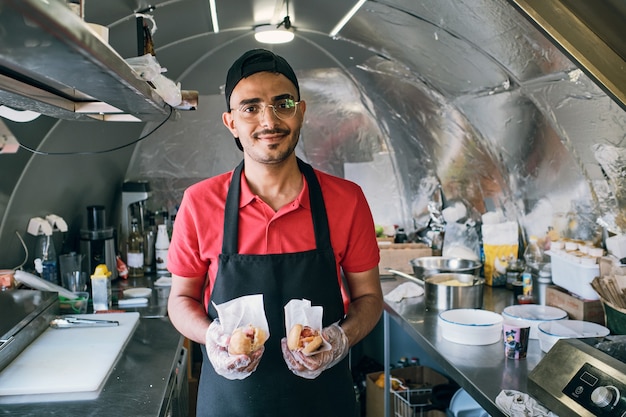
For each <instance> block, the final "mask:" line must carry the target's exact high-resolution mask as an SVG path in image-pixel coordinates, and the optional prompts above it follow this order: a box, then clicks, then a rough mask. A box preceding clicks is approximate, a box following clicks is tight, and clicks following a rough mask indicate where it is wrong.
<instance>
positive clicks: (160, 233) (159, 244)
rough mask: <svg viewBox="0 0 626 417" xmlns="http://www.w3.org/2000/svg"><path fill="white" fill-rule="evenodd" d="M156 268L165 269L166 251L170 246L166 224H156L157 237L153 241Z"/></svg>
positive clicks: (158, 269)
mask: <svg viewBox="0 0 626 417" xmlns="http://www.w3.org/2000/svg"><path fill="white" fill-rule="evenodd" d="M154 246H155V248H156V250H155V255H156V268H157V271H167V252H168V250H169V248H170V237H169V235H168V233H167V225H166V224H160V225H158V226H157V238H156V243H155V245H154Z"/></svg>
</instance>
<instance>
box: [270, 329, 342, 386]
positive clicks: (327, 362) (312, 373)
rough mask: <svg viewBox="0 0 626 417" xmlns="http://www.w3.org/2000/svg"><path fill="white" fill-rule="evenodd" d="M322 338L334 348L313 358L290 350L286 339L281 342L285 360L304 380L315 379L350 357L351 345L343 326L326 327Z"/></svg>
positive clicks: (292, 370) (316, 354)
mask: <svg viewBox="0 0 626 417" xmlns="http://www.w3.org/2000/svg"><path fill="white" fill-rule="evenodd" d="M322 337H323V338H324V340H326V341H327V342H328V343H330V345H331V346H332V348H331V349H330V350H327V351H325V352H319V353H315V354H313V355H311V356H306V355H305V354H304V353H302V352H299V351H295V352H294V351H291V350H289V348H288V347H287V338H286V337H284V338H283V339H282V340H281V341H280V346H281V348H282V351H283V358H284V359H285V363H286V364H287V367H288V368H289V369H290V370H291V372H293V373H294V374H296V375H298V376H299V377H302V378H306V379H315V378H317V377H318V376H319V375H320V374H321V373H322V372H323V371H325V370H326V369H329V368H331V367H333V366H335V365H336V364H337V363H339V362H340V361H341V360H342V359H343V358H345V357H346V355H348V351H349V350H350V344H349V342H348V337H347V336H346V334H345V333H344V332H343V329H342V328H341V326H339V322H337V323H334V324H331V325H330V326H328V327H324V328H323V329H322Z"/></svg>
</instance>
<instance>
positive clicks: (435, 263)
mask: <svg viewBox="0 0 626 417" xmlns="http://www.w3.org/2000/svg"><path fill="white" fill-rule="evenodd" d="M411 266H413V274H414V275H415V276H416V277H417V278H426V277H429V276H431V275H434V274H441V273H446V272H447V273H455V274H472V275H479V274H480V268H481V267H482V263H480V262H478V261H472V260H470V259H462V258H448V257H445V256H424V257H422V258H415V259H411Z"/></svg>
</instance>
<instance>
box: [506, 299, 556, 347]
mask: <svg viewBox="0 0 626 417" xmlns="http://www.w3.org/2000/svg"><path fill="white" fill-rule="evenodd" d="M502 317H504V319H505V320H507V321H510V322H513V323H515V322H517V323H520V324H525V325H527V326H530V338H531V339H539V328H538V327H539V325H540V324H541V323H543V322H546V321H554V320H564V319H567V312H566V311H565V310H562V309H560V308H557V307H550V306H542V305H538V304H524V305H512V306H508V307H505V308H504V310H502Z"/></svg>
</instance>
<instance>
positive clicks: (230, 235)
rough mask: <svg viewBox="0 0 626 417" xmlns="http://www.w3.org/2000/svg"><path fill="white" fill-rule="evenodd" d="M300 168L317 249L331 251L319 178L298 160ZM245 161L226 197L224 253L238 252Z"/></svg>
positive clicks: (308, 166)
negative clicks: (240, 201)
mask: <svg viewBox="0 0 626 417" xmlns="http://www.w3.org/2000/svg"><path fill="white" fill-rule="evenodd" d="M297 161H298V168H300V171H301V172H302V174H303V175H304V178H305V180H306V182H307V185H308V187H309V200H310V203H311V217H312V218H313V231H314V233H315V243H316V245H317V249H330V248H331V244H330V231H329V229H328V216H327V214H326V205H325V204H324V197H323V196H322V189H321V187H320V184H319V181H318V180H317V176H316V175H315V172H314V171H313V167H312V166H311V165H309V164H307V163H306V162H304V161H302V160H301V159H300V158H297ZM243 167H244V161H241V163H240V164H239V165H238V166H237V167H236V168H235V170H234V171H233V176H232V179H231V182H230V186H229V188H228V195H227V196H226V207H225V209H224V237H223V241H222V253H225V254H235V253H237V251H238V245H237V243H238V237H239V234H238V233H239V196H240V194H241V174H242V172H243Z"/></svg>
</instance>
